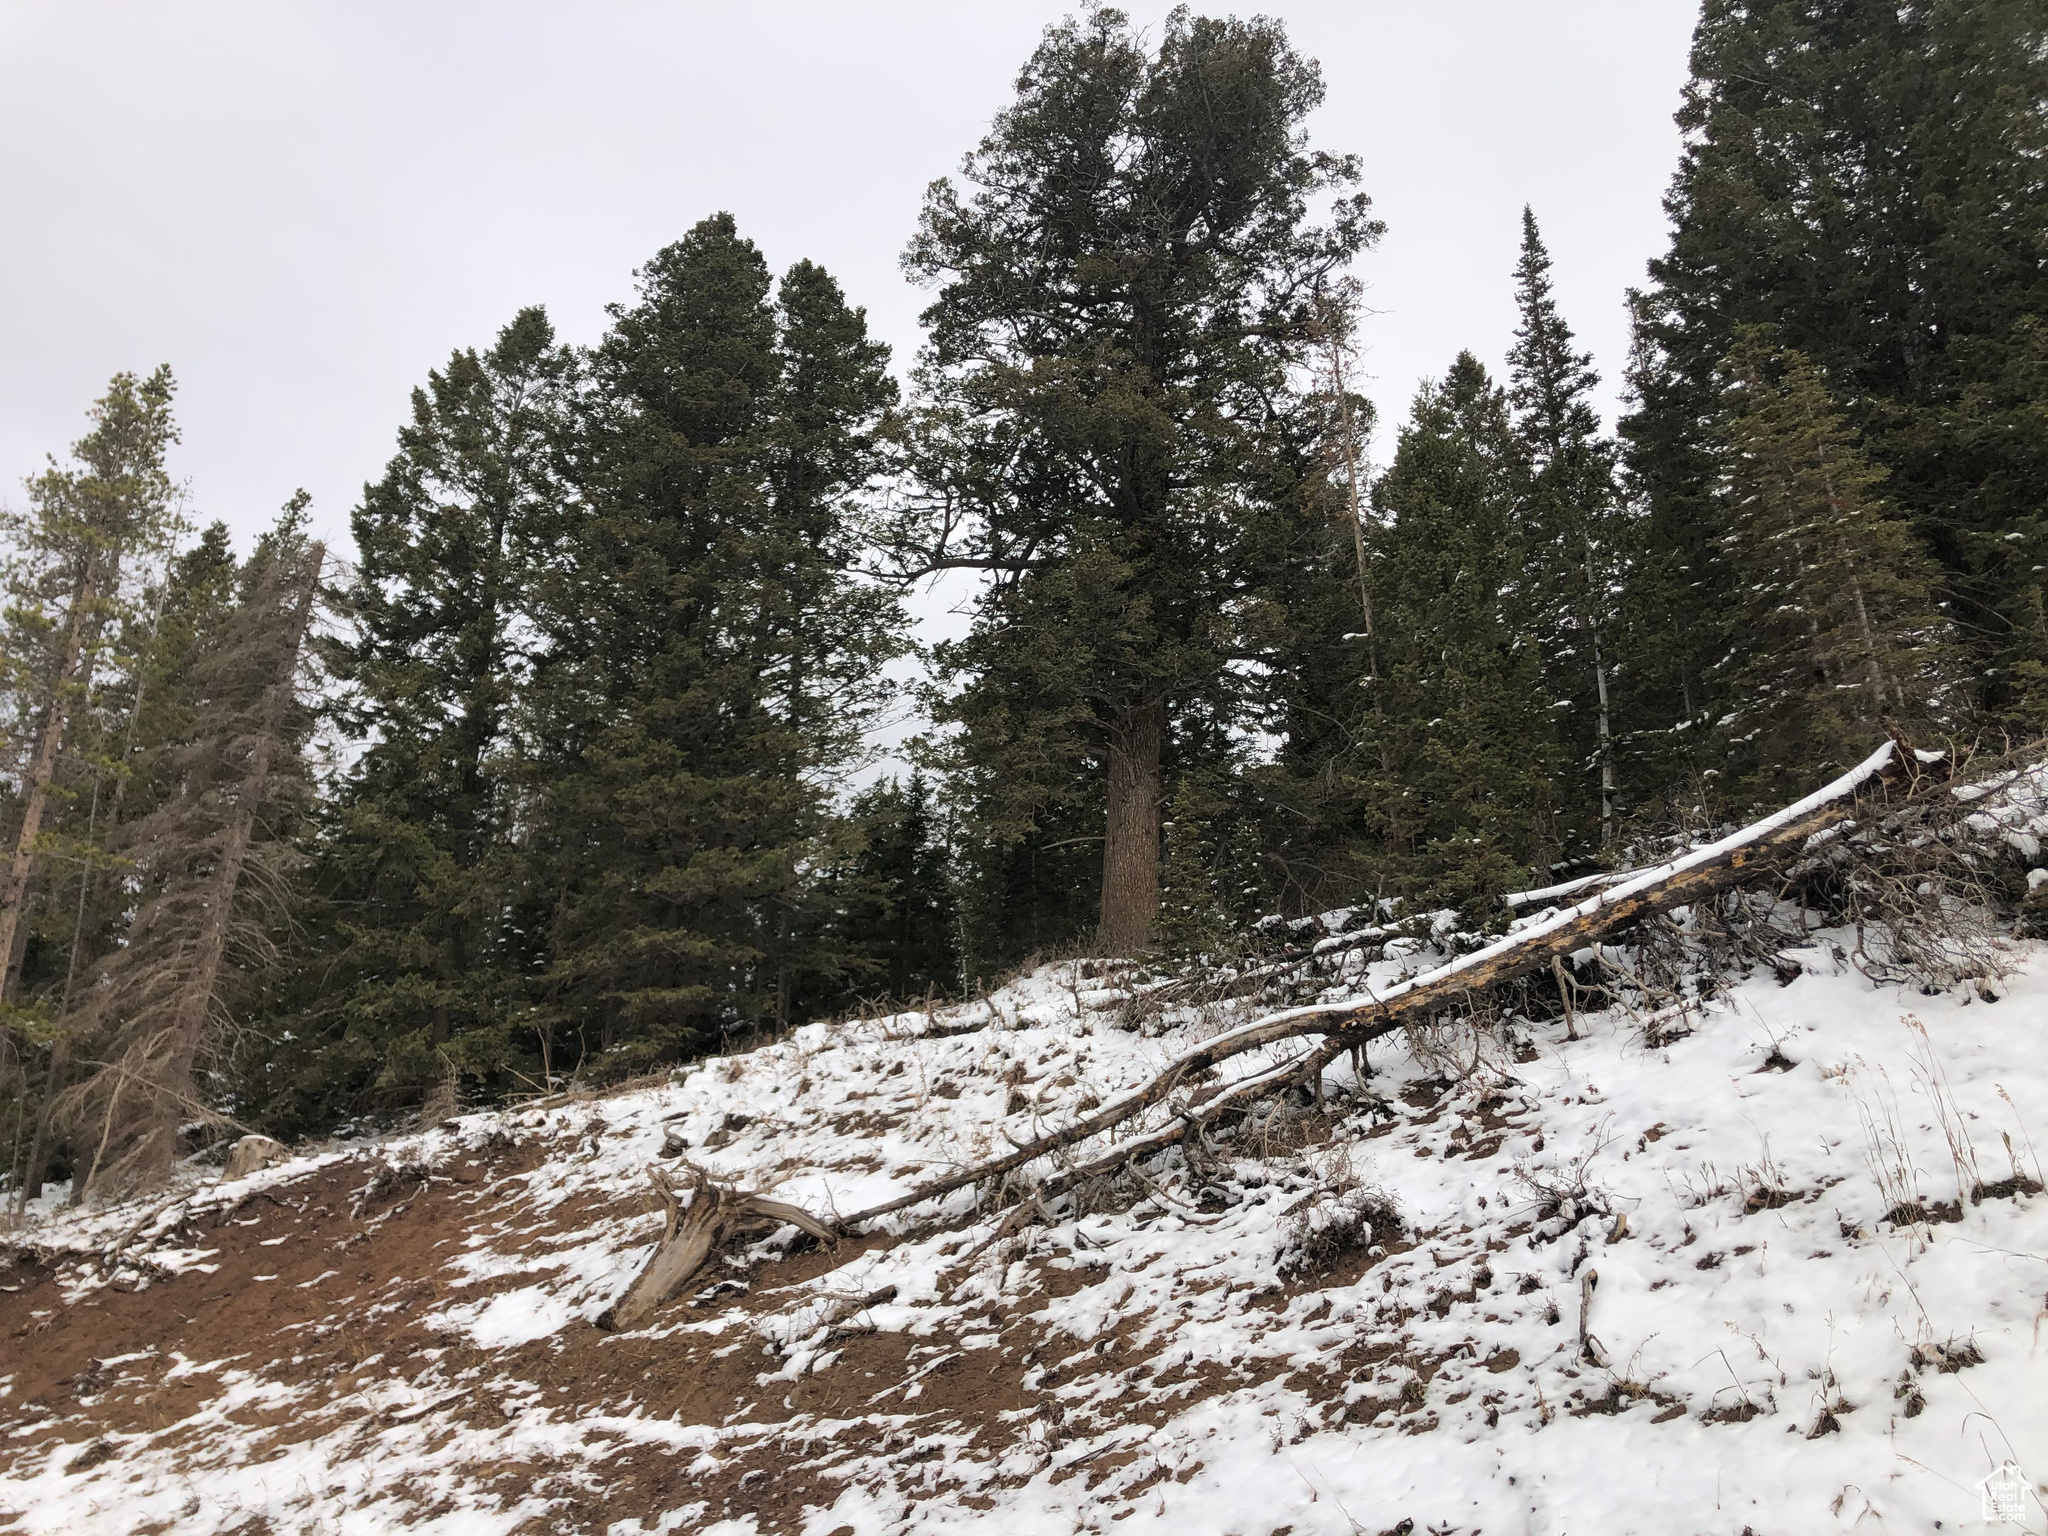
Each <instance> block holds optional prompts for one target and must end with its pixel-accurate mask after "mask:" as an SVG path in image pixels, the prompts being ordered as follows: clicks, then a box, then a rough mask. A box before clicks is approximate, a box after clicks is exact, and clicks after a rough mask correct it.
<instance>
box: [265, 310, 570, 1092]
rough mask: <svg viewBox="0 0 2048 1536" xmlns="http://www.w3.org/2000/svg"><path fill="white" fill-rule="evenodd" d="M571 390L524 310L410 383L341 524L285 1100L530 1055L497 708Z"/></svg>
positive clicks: (522, 636) (526, 966) (526, 931)
mask: <svg viewBox="0 0 2048 1536" xmlns="http://www.w3.org/2000/svg"><path fill="white" fill-rule="evenodd" d="M576 386H577V364H576V360H575V358H574V356H573V355H572V354H571V353H570V352H569V351H568V350H567V349H565V348H563V347H561V346H560V345H558V344H557V343H556V341H555V338H554V332H553V329H552V327H551V326H550V325H549V323H548V319H547V316H546V314H545V313H544V312H543V311H541V310H539V309H537V308H533V309H525V310H522V311H520V313H519V314H518V315H517V316H516V317H514V319H513V320H512V322H511V323H510V324H509V325H507V326H506V327H505V328H504V329H503V330H502V331H501V332H500V333H499V335H498V339H497V341H496V343H495V345H493V346H492V347H491V348H490V350H488V351H487V352H483V353H481V354H479V353H478V352H476V351H475V350H473V349H463V350H460V351H457V352H456V353H455V354H454V355H453V356H452V357H450V359H449V360H448V363H447V365H446V367H445V368H443V369H440V370H436V371H434V372H432V373H430V374H429V375H428V378H427V383H426V386H425V387H424V388H421V389H416V390H414V391H413V397H412V420H411V422H410V423H409V424H408V425H407V426H405V427H404V428H402V429H401V430H400V432H399V435H398V453H397V454H396V456H395V457H394V458H393V459H392V460H391V462H390V464H389V465H388V466H387V468H386V469H385V472H384V475H383V478H382V479H380V480H378V481H377V482H376V483H375V484H373V485H369V486H366V487H365V488H364V492H363V500H362V503H361V505H360V506H359V507H357V509H356V510H355V512H354V514H353V516H352V518H351V524H352V527H353V530H354V533H355V539H356V546H357V549H358V551H359V561H358V564H357V567H356V571H355V578H354V580H353V582H352V583H351V584H350V586H349V588H348V590H347V593H346V594H345V599H344V611H345V612H346V614H347V616H348V618H349V619H350V620H352V624H351V626H350V631H349V633H348V634H347V635H346V636H345V637H343V638H341V639H339V640H337V641H336V642H334V643H333V644H331V645H330V646H329V647H327V651H326V659H327V663H328V666H329V667H330V669H331V671H332V673H333V675H334V676H335V678H336V680H337V681H338V682H340V683H341V684H342V685H343V687H344V689H345V691H344V693H343V694H342V695H341V697H340V698H339V699H338V700H337V701H336V704H335V714H336V717H337V719H338V722H339V724H340V725H341V727H342V729H343V731H344V733H345V734H346V735H347V736H349V737H352V738H354V739H356V740H358V741H361V742H363V743H364V745H363V748H362V751H361V753H360V755H359V756H357V757H356V759H355V761H354V762H353V763H352V764H351V766H350V767H349V769H348V771H347V772H346V773H345V774H344V775H343V777H342V778H341V780H340V782H339V783H338V784H337V786H336V793H335V795H334V797H333V801H332V804H331V805H330V807H329V808H328V825H327V827H326V830H325V834H324V836H323V837H322V838H321V840H320V843H319V847H318V850H317V853H318V867H317V871H316V875H315V878H314V881H313V886H314V889H315V890H317V891H318V893H319V895H320V897H321V901H320V903H319V904H318V906H317V907H316V908H315V909H313V912H312V913H311V914H309V916H311V918H312V920H313V923H314V928H315V932H316V933H317V934H318V939H317V941H316V942H315V943H314V944H313V945H311V946H310V947H309V954H310V961H309V963H310V964H311V965H312V967H313V970H312V972H311V973H310V974H308V975H307V976H306V977H305V978H303V980H304V983H305V985H304V988H303V990H304V991H305V993H306V994H307V995H306V996H305V997H304V998H303V999H302V1000H301V1002H302V1005H303V1010H304V1011H303V1012H302V1013H301V1014H300V1016H299V1017H297V1018H295V1019H294V1020H293V1023H292V1029H293V1033H294V1034H295V1035H296V1036H297V1037H298V1038H299V1040H300V1041H301V1042H302V1045H301V1049H302V1050H303V1049H305V1045H304V1044H303V1043H304V1042H311V1041H314V1040H318V1041H321V1042H323V1043H324V1044H323V1049H321V1050H320V1052H319V1053H318V1054H317V1056H316V1057H313V1058H311V1059H307V1060H305V1061H304V1062H303V1063H302V1070H304V1071H306V1072H309V1073H310V1074H311V1076H310V1077H309V1078H307V1079H305V1080H304V1081H298V1080H296V1079H295V1077H294V1074H293V1073H291V1072H285V1073H281V1074H278V1083H277V1091H278V1092H280V1093H284V1094H287V1095H299V1094H306V1093H311V1094H314V1095H316V1096H318V1097H321V1098H324V1099H330V1100H332V1099H336V1098H339V1097H341V1096H347V1095H360V1094H361V1093H363V1092H365V1091H371V1090H374V1092H375V1093H376V1095H377V1096H378V1097H380V1098H382V1099H384V1100H386V1101H390V1100H394V1099H395V1100H399V1101H403V1100H405V1099H408V1098H413V1097H415V1096H417V1095H418V1094H419V1093H420V1092H421V1091H423V1090H424V1089H425V1088H426V1087H427V1086H428V1085H430V1084H434V1083H437V1082H439V1081H441V1080H442V1079H444V1078H445V1077H446V1075H447V1073H448V1071H449V1070H450V1068H451V1067H454V1068H459V1069H460V1070H462V1071H465V1072H468V1073H470V1074H472V1075H474V1076H475V1077H477V1078H480V1079H484V1080H486V1081H490V1082H493V1083H494V1084H496V1085H499V1086H503V1085H505V1084H506V1083H507V1082H508V1081H510V1080H509V1079H507V1078H506V1077H505V1075H504V1074H506V1073H507V1072H517V1071H518V1070H519V1069H520V1068H523V1067H529V1066H530V1064H531V1057H532V1056H533V1054H534V1052H533V1048H532V1042H531V1039H530V1037H527V1038H522V1036H523V1033H524V1032H523V1030H522V1028H521V1024H522V1016H521V1008H522V1004H523V1001H524V997H525V992H524V989H525V987H526V984H527V979H528V976H529V974H530V972H531V971H532V970H533V968H534V966H535V965H536V964H537V963H538V959H539V956H538V951H537V948H536V942H535V935H534V928H535V927H536V926H537V925H536V924H535V923H534V922H533V921H532V919H531V914H530V913H528V912H527V911H526V910H525V908H524V906H523V902H524V899H525V896H526V892H527V888H528V886H529V884H530V880H529V876H528V874H527V872H526V870H525V868H524V865H523V861H522V858H521V852H520V849H519V847H518V844H517V841H516V839H515V836H514V831H515V826H516V823H517V820H518V817H519V814H520V808H519V803H518V799H517V793H516V786H515V785H514V784H513V782H512V776H511V762H512V759H513V755H514V751H513V743H512V736H511V732H512V711H513V707H514V704H515V701H516V698H517V695H518V692H519V689H520V687H521V685H522V682H523V680H524V677H525V672H526V668H527V663H528V658H527V655H526V650H527V647H528V646H529V645H530V644H531V627H532V622H533V612H534V584H535V580H536V570H537V568H538V566H539V565H540V563H541V562H542V561H543V560H544V559H545V558H546V556H547V547H546V546H547V539H548V538H549V536H550V535H551V534H552V532H553V530H554V529H556V528H557V527H558V526H559V521H560V517H561V508H562V504H563V502H564V500H565V498H566V496H567V494H568V493H567V490H566V489H565V482H564V479H563V472H564V467H565V462H566V457H567V454H568V452H569V447H570V445H569V442H568V432H569V430H570V422H571V417H572V411H573V407H574V403H575V390H576ZM271 1112H272V1113H277V1114H284V1113H286V1112H287V1111H286V1110H285V1107H284V1103H283V1101H280V1102H278V1103H277V1104H274V1105H272V1106H271Z"/></svg>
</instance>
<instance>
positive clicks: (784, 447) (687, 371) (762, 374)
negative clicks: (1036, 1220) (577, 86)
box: [524, 214, 900, 1071]
mask: <svg viewBox="0 0 2048 1536" xmlns="http://www.w3.org/2000/svg"><path fill="white" fill-rule="evenodd" d="M770 289H771V283H770V279H769V276H768V271H767V267H766V265H765V263H764V262H763V261H762V259H761V255H760V253H759V251H757V250H756V249H755V248H754V246H753V245H752V244H751V243H749V242H748V241H746V240H744V239H742V238H741V237H740V236H739V235H738V233H737V232H736V230H735V229H734V226H733V222H732V220H731V218H730V217H729V216H727V215H723V214H721V215H718V216H716V217H714V218H711V219H707V220H705V221H704V222H703V223H702V224H699V225H698V226H697V227H696V228H695V229H694V230H692V231H691V232H690V234H689V235H688V236H686V237H685V238H684V239H683V240H681V241H679V242H677V243H676V244H675V245H672V246H670V247H668V248H667V249H666V250H664V251H662V252H661V253H660V254H659V255H658V256H656V257H655V259H654V260H653V261H652V262H650V263H649V264H648V266H647V267H646V268H645V269H644V270H643V271H642V273H641V275H640V298H639V301H638V302H637V303H636V304H634V305H631V306H623V307H618V308H615V309H614V311H613V327H612V330H611V333H610V334H609V335H608V336H607V337H606V339H605V341H604V342H603V344H602V345H601V346H600V347H599V348H598V349H597V351H596V353H595V355H594V356H593V359H592V369H593V382H594V394H593V398H592V402H591V405H590V408H589V413H588V421H587V426H586V428H585V432H586V439H585V443H584V447H583V450H582V451H583V455H584V462H583V467H582V469H581V474H580V491H581V501H580V502H579V503H578V504H576V505H575V506H573V507H570V508H567V509H565V510H564V512H563V514H562V516H561V517H560V518H559V519H558V521H557V524H556V526H555V531H554V545H555V547H554V551H553V554H552V557H551V560H550V563H549V565H548V568H547V570H546V572H545V574H544V577H543V579H542V580H541V582H540V585H539V587H538V594H539V596H538V602H537V605H536V619H537V624H538V628H539V632H540V635H541V637H542V638H541V651H540V655H539V657H538V659H537V661H536V665H535V672H534V679H533V684H532V687H531V689H530V692H529V696H528V699H527V701H526V705H525V719H526V726H525V737H526V742H527V749H526V750H527V760H526V763H525V766H524V772H525V776H526V782H527V784H528V785H529V787H530V794H531V798H532V818H533V819H532V827H533V833H532V846H533V857H534V859H535V861H536V865H535V868H536V878H537V880H538V881H539V882H540V891H541V894H542V895H544V897H545V911H546V923H547V930H546V939H547V944H548V951H549V958H548V964H547V967H546V970H545V972H544V973H543V974H542V975H540V976H539V977H537V978H536V983H537V991H536V1006H535V1009H534V1011H533V1013H532V1014H530V1015H529V1017H530V1019H531V1021H532V1022H533V1024H534V1026H535V1027H536V1028H537V1030H538V1031H540V1035H541V1038H542V1039H543V1040H544V1041H546V1042H548V1046H549V1049H550V1051H551V1052H554V1051H557V1050H562V1049H566V1050H569V1051H573V1053H574V1055H573V1056H572V1057H571V1060H572V1061H580V1060H583V1059H585V1057H586V1056H588V1057H589V1058H590V1059H591V1060H592V1062H593V1063H594V1064H597V1065H600V1066H601V1067H602V1069H603V1070H607V1071H621V1070H626V1069H629V1068H632V1067H635V1066H638V1065H641V1064H645V1063H652V1062H655V1061H659V1060H663V1059H674V1058H675V1057H677V1056H679V1055H686V1054H690V1053H693V1052H696V1051H700V1050H702V1049H703V1048H704V1047H705V1046H706V1045H709V1044H712V1043H715V1042H716V1041H717V1040H719V1039H720V1038H721V1037H722V1036H723V1035H725V1034H727V1033H730V1032H732V1031H734V1030H742V1029H746V1028H750V1027H753V1026H755V1025H758V1024H762V1023H769V1022H776V1021H780V1020H783V1019H786V1018H787V1017H788V1016H789V1010H790V1002H791V999H792V997H793V996H794V995H795V994H796V993H797V992H798V991H799V990H805V989H810V988H815V987H821V986H824V985H826V984H828V983H829V982H830V981H831V980H832V979H833V978H834V977H836V976H838V975H840V974H842V973H843V971H844V969H845V966H846V957H845V956H844V955H843V954H842V953H839V952H837V951H835V950H834V949H832V948H831V947H829V946H826V947H821V946H820V945H819V944H818V943H817V942H816V939H817V936H818V935H819V934H820V933H822V932H824V931H826V930H825V928H824V926H823V925H821V924H819V923H817V922H815V921H813V920H812V919H813V915H814V914H813V913H812V912H811V911H810V910H809V909H808V904H809V901H810V894H809V892H808V891H807V889H806V881H805V874H804V872H805V869H806V867H807V865H811V864H814V863H817V862H821V861H829V858H830V855H831V851H832V850H831V848H830V839H831V836H832V833H833V830H834V828H833V818H832V816H831V814H830V805H829V800H828V798H827V794H826V790H825V788H824V787H823V785H822V784H821V783H820V776H821V775H822V774H823V773H824V772H825V770H827V769H839V768H843V767H844V766H846V765H847V764H848V762H849V761H850V759H851V757H852V754H853V753H854V752H855V749H856V748H857V745H858V740H859V733H860V728H861V726H862V725H863V724H864V723H865V721H866V720H867V719H868V718H869V716H870V715H871V714H872V711H873V709H874V707H875V706H876V705H877V704H878V702H879V701H880V699H881V697H882V694H883V691H884V688H883V684H882V682H881V680H880V676H879V673H880V668H881V665H882V663H884V662H885V661H887V660H888V659H889V658H890V657H891V656H892V655H894V654H896V652H897V650H898V649H899V648H900V641H899V640H898V638H897V634H898V629H899V621H898V619H897V617H896V612H895V607H894V604H893V602H892V601H891V600H889V599H888V598H887V597H886V596H885V595H883V594H882V593H880V592H879V591H877V590H876V589H875V588H873V587H872V586H869V585H866V584H864V583H863V582H861V581H860V580H859V579H858V578H857V577H856V576H855V575H854V574H853V566H854V564H855V561H856V557H857V547H858V529H857V525H856V523H855V521H854V519H853V517H852V514H851V511H850V508H849V505H848V501H847V497H848V495H849V493H851V492H853V491H855V490H857V489H858V488H859V487H860V486H861V485H862V484H863V483H864V482H865V481H866V479H867V478H868V477H869V476H870V475H871V474H872V473H874V471H875V470H876V468H877V467H878V459H877V454H878V451H879V443H878V441H877V432H878V429H879V427H880V425H881V422H882V416H883V412H884V411H885V409H886V407H887V406H888V404H889V403H890V401H891V399H892V398H893V386H892V385H891V383H890V381H889V380H888V377H887V375H886V374H885V373H884V372H883V363H884V360H885V357H886V354H885V352H884V349H882V348H881V347H880V346H878V345H876V344H874V343H872V342H870V341H868V339H867V336H866V327H865V321H864V319H863V317H862V314H861V312H860V311H858V310H853V309H849V308H848V307H847V306H846V304H845V302H844V300H843V299H842V298H841V297H840V295H839V292H838V289H837V287H836V286H835V285H834V284H833V283H832V282H831V280H830V279H829V278H828V277H827V276H826V275H825V274H824V273H822V272H820V271H819V270H818V269H816V268H815V267H812V266H810V265H809V264H807V263H806V264H802V265H799V266H798V267H796V268H794V269H792V271H791V272H790V274H789V275H788V277H786V278H785V279H784V281H783V284H782V288H781V294H780V298H781V304H780V307H779V308H778V307H777V305H776V304H774V303H773V302H771V297H770ZM558 1035H559V1036H562V1037H563V1038H564V1039H565V1040H570V1041H573V1044H572V1045H567V1046H557V1045H556V1044H555V1037H556V1036H558Z"/></svg>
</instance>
